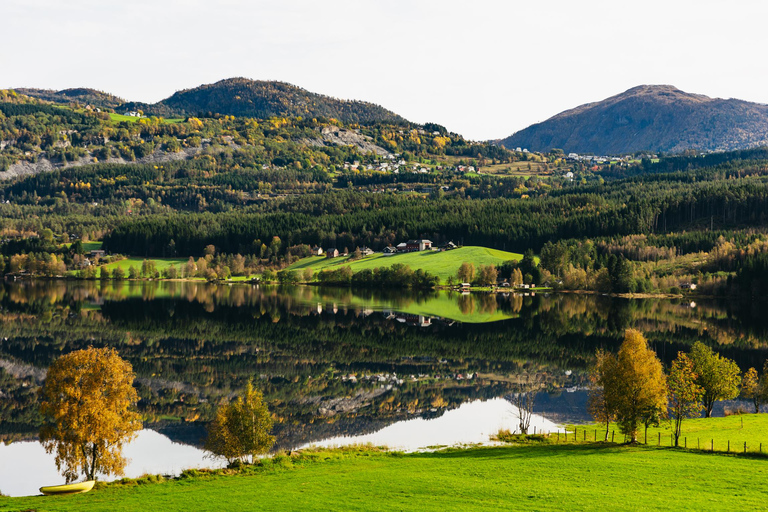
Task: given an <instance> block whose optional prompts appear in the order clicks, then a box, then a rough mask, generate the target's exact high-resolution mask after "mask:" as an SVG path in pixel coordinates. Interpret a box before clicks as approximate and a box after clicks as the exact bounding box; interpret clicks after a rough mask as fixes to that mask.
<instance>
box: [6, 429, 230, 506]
mask: <svg viewBox="0 0 768 512" xmlns="http://www.w3.org/2000/svg"><path fill="white" fill-rule="evenodd" d="M124 454H125V455H126V457H127V458H128V459H130V460H129V462H128V465H127V466H126V468H125V476H126V477H128V478H137V477H140V476H142V475H145V474H150V475H156V474H161V475H178V474H179V473H181V471H183V470H184V469H189V468H203V467H221V465H222V462H221V461H219V460H215V459H210V458H208V457H207V456H206V453H205V452H203V451H202V450H200V449H199V448H195V447H194V446H189V445H184V444H179V443H174V442H172V441H171V440H170V439H168V438H167V437H165V436H164V435H162V434H158V433H157V432H154V431H152V430H142V431H141V432H139V434H138V436H137V437H136V439H134V440H133V441H132V442H131V443H129V444H128V445H126V447H125V450H124ZM54 459H55V455H54V454H48V453H45V450H44V449H43V447H42V445H40V443H38V442H19V443H11V444H9V445H2V444H0V461H3V463H2V464H0V491H2V492H3V494H5V495H7V496H31V495H36V494H40V492H39V491H38V489H39V488H40V487H42V486H45V485H58V484H59V483H62V484H63V483H64V478H63V477H62V476H61V475H60V474H59V472H58V471H56V463H55V461H54ZM115 478H116V477H110V478H106V480H114V479H115ZM99 479H100V480H105V478H104V477H103V476H102V477H100V478H99Z"/></svg>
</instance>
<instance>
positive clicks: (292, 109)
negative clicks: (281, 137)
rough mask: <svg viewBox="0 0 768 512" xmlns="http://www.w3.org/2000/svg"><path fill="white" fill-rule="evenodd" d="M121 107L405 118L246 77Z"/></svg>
mask: <svg viewBox="0 0 768 512" xmlns="http://www.w3.org/2000/svg"><path fill="white" fill-rule="evenodd" d="M123 107H124V108H126V109H130V110H137V109H140V110H143V111H145V112H146V113H149V114H153V113H154V114H157V115H165V116H168V115H181V116H184V115H198V114H200V113H203V114H207V113H217V114H222V115H232V116H239V117H256V118H262V119H263V118H267V117H272V116H291V117H295V116H302V117H325V118H334V119H338V120H340V121H344V122H348V123H350V122H351V123H370V122H375V121H387V122H404V121H405V119H403V118H402V117H400V116H398V115H397V114H395V113H394V112H391V111H389V110H387V109H385V108H383V107H380V106H378V105H375V104H373V103H368V102H365V101H353V100H340V99H336V98H332V97H330V96H324V95H322V94H316V93H313V92H309V91H307V90H305V89H302V88H301V87H297V86H295V85H291V84H288V83H285V82H273V81H262V80H250V79H247V78H228V79H226V80H221V81H219V82H216V83H213V84H206V85H201V86H199V87H195V88H194V89H185V90H183V91H179V92H177V93H175V94H173V95H172V96H171V97H170V98H167V99H164V100H162V101H160V102H158V103H155V104H153V105H147V104H140V103H127V104H125V105H124V106H123Z"/></svg>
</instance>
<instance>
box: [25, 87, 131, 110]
mask: <svg viewBox="0 0 768 512" xmlns="http://www.w3.org/2000/svg"><path fill="white" fill-rule="evenodd" d="M16 92H18V93H19V94H23V95H25V96H30V97H32V98H38V99H41V100H45V101H52V102H54V103H64V104H68V103H73V102H75V103H84V104H90V105H93V106H94V107H102V108H118V107H120V106H121V105H123V104H124V103H125V100H124V99H122V98H118V97H117V96H114V95H112V94H109V93H107V92H103V91H97V90H96V89H89V88H86V87H79V88H76V89H64V90H61V91H53V90H49V89H16Z"/></svg>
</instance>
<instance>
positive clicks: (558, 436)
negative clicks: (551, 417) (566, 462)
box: [557, 428, 560, 443]
mask: <svg viewBox="0 0 768 512" xmlns="http://www.w3.org/2000/svg"><path fill="white" fill-rule="evenodd" d="M557 442H558V443H559V442H560V429H559V428H558V429H557Z"/></svg>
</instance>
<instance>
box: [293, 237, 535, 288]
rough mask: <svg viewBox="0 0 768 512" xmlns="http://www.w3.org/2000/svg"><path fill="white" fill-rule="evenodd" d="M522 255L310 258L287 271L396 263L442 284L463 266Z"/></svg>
mask: <svg viewBox="0 0 768 512" xmlns="http://www.w3.org/2000/svg"><path fill="white" fill-rule="evenodd" d="M521 259H523V255H522V254H518V253H514V252H506V251H500V250H497V249H489V248H487V247H478V246H468V247H460V248H458V249H453V250H451V251H444V252H438V251H421V252H410V253H402V254H393V255H391V256H385V255H384V254H382V253H376V254H373V255H371V256H367V257H365V258H361V259H359V260H354V261H350V257H349V256H343V257H341V256H340V257H338V258H326V257H325V256H310V257H309V258H304V259H301V260H299V261H297V262H295V263H294V264H293V265H291V266H290V267H288V269H289V270H304V269H306V268H311V269H312V270H313V271H315V272H320V271H322V270H336V269H338V268H341V267H343V266H348V267H350V268H351V269H352V271H353V272H358V271H360V270H364V269H373V268H376V267H390V266H392V265H394V264H395V263H401V264H403V265H408V266H409V267H411V268H412V269H413V270H417V269H422V270H425V271H428V272H429V273H431V274H434V275H437V276H438V277H439V278H440V280H441V281H442V282H445V281H446V280H447V279H448V278H449V277H454V278H455V277H456V271H457V270H459V267H460V266H461V264H462V263H464V262H465V261H466V262H469V263H473V264H474V265H475V268H479V267H480V265H496V266H498V265H501V264H502V263H504V262H506V261H520V260H521Z"/></svg>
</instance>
